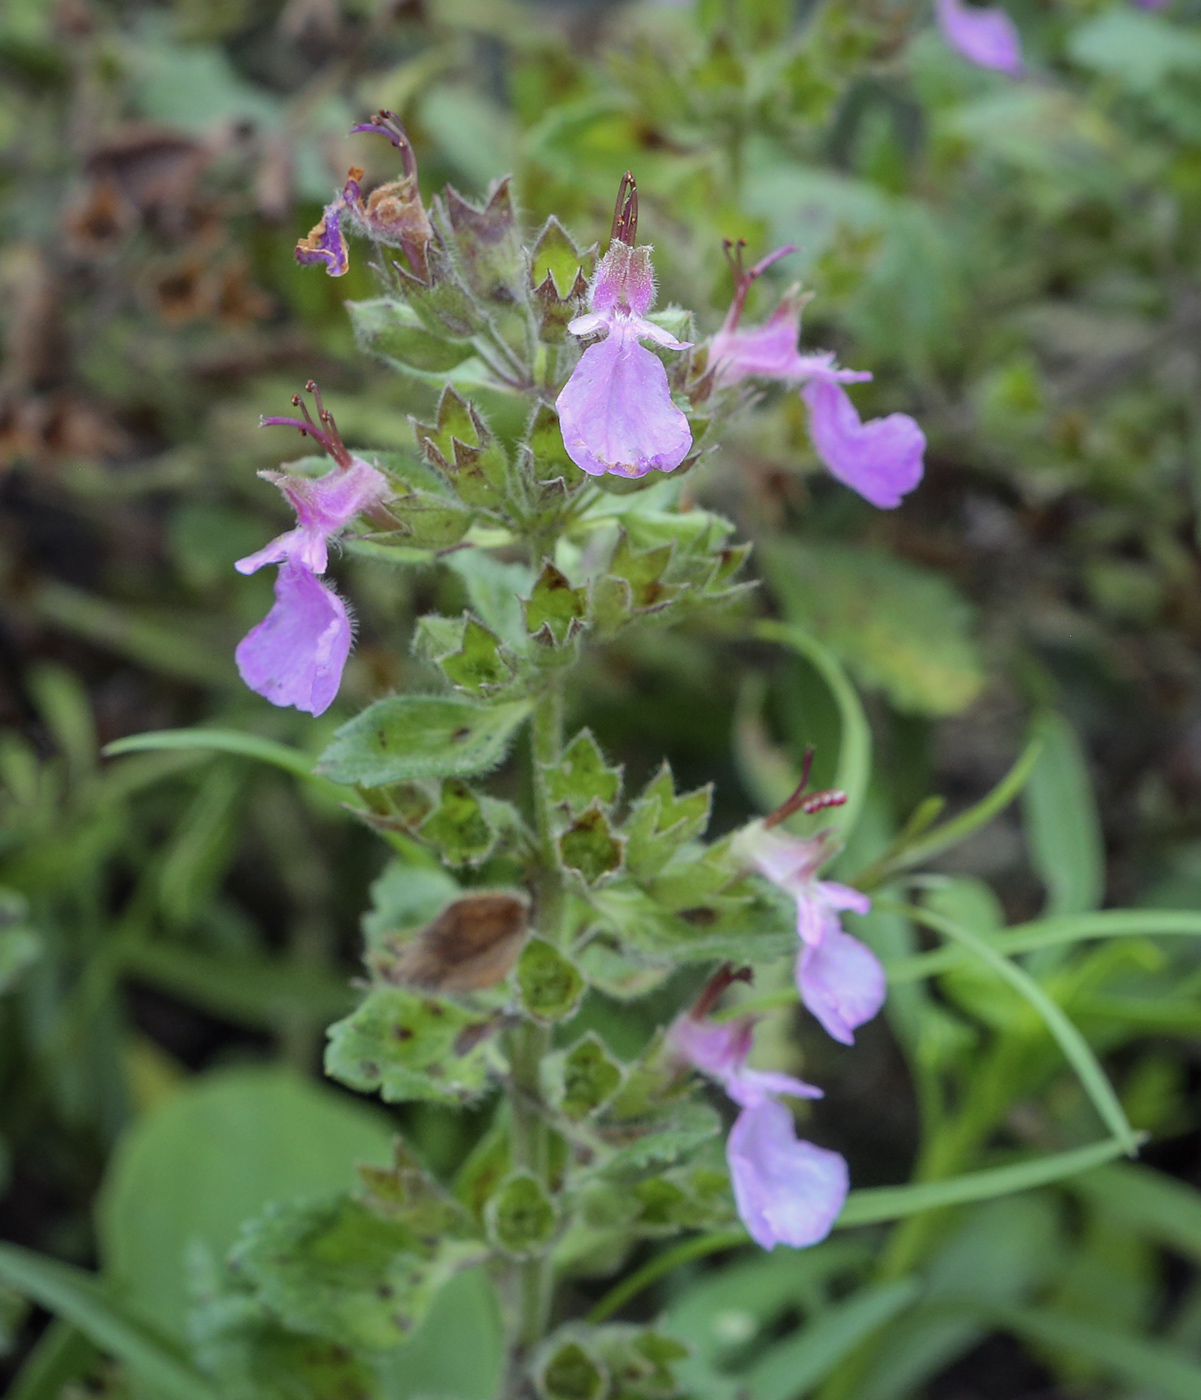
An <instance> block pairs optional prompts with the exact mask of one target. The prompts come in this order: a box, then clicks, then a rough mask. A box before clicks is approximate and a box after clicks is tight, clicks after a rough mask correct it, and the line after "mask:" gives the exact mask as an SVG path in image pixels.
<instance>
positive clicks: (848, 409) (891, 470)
mask: <svg viewBox="0 0 1201 1400" xmlns="http://www.w3.org/2000/svg"><path fill="white" fill-rule="evenodd" d="M801 398H803V399H804V400H805V403H806V404H807V405H808V407H809V436H810V438H812V440H813V446H814V447H815V448H816V449H817V453H818V456H819V457H820V458H821V459H822V461H823V462H824V463H825V464H826V468H827V470H828V471H829V473H830V475H831V476H833V477H836V478H837V479H838V480H839V481H841V482H842V484H843V485H844V486H849V487H850V488H851V490H852V491H857V492H858V493H859V494H860V495H861V496H862V497H863V498H864V500H866V501H870V502H871V504H872V505H874V506H877V507H879V509H881V510H892V509H894V508H895V507H896V506H899V505H900V504H901V497H902V496H904V495H905V494H906V492H909V491H912V490H913V488H914V487H915V486H916V485H917V484H918V482H919V481H921V479H922V473H923V471H924V469H925V468H924V461H923V459H924V456H925V452H926V435H925V433H923V432H922V430H921V429H920V428H919V427H918V425H917V424H916V423H915V422H914V420H913V419H912V418H910V416H909V415H908V414H907V413H890V414H889V415H888V417H887V418H873V419H871V420H870V421H869V422H867V423H864V422H863V421H862V420H861V419H860V417H859V414H858V413H857V412H856V410H855V405H854V404H853V403H852V402H851V400H850V397H849V396H848V394H847V392H846V390H845V389H843V388H842V387H841V385H839V384H836V383H835V382H834V380H833V379H832V378H824V379H812V380H810V382H809V383H808V384H806V385H805V387H804V388H803V389H802V390H801Z"/></svg>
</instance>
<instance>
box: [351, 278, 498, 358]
mask: <svg viewBox="0 0 1201 1400" xmlns="http://www.w3.org/2000/svg"><path fill="white" fill-rule="evenodd" d="M346 309H347V311H348V312H349V313H350V321H351V325H353V326H354V331H355V337H356V339H357V340H358V342H359V346H360V348H361V349H363V350H366V351H367V352H368V353H369V354H372V355H376V356H378V357H379V358H380V359H381V360H383V361H384V363H385V364H389V365H392V366H393V367H394V368H396V369H400V370H417V371H419V372H427V373H434V374H440V373H442V372H443V371H445V370H448V369H454V367H455V366H456V365H458V364H462V362H463V361H464V360H466V359H467V358H469V357H470V356H471V355H474V354H475V349H474V347H473V346H472V345H471V344H470V342H464V341H462V340H449V339H447V337H446V336H441V335H436V334H434V332H433V331H431V330H430V329H429V328H428V327H427V326H426V325H425V323H424V322H423V321H422V320H421V318H420V317H419V316H418V315H417V313H416V312H415V311H414V310H413V309H412V308H411V307H409V306H407V305H406V304H405V303H404V302H401V301H393V300H391V299H390V298H389V297H375V298H373V299H372V300H371V301H348V302H346Z"/></svg>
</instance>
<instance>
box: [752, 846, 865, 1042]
mask: <svg viewBox="0 0 1201 1400" xmlns="http://www.w3.org/2000/svg"><path fill="white" fill-rule="evenodd" d="M733 854H734V857H735V859H737V860H740V861H744V862H745V863H746V864H748V865H751V866H753V867H754V868H755V869H756V870H758V871H759V873H760V874H761V875H764V876H766V878H767V879H769V880H770V881H771V882H772V884H773V885H775V886H777V888H779V889H781V890H784V891H785V893H787V894H789V895H791V896H792V898H793V899H795V900H796V911H797V935H798V937H799V939H800V943H801V947H800V951H799V953H798V955H797V963H796V984H797V991H798V992H799V993H800V997H801V1001H802V1002H804V1004H805V1006H806V1007H808V1009H809V1010H810V1011H811V1012H812V1013H813V1015H814V1016H816V1017H817V1019H818V1021H820V1022H821V1024H822V1026H823V1027H824V1028H825V1030H826V1032H827V1033H828V1034H829V1035H831V1036H833V1038H834V1039H835V1040H839V1041H841V1042H842V1043H843V1044H844V1045H852V1044H854V1040H855V1036H854V1031H855V1029H856V1028H857V1027H859V1026H861V1025H863V1024H864V1023H865V1022H867V1021H870V1020H871V1019H872V1017H873V1016H875V1014H876V1013H877V1012H878V1011H879V1010H880V1007H881V1006H882V1005H883V1004H884V996H885V992H886V990H887V982H886V978H885V975H884V969H883V967H881V966H880V963H879V961H878V959H877V958H876V955H875V954H874V953H873V952H872V951H871V949H870V948H868V947H866V946H865V945H864V944H862V943H860V942H859V940H858V939H856V938H852V937H851V936H850V934H848V933H844V932H843V929H842V924H841V921H840V919H839V915H840V914H841V913H842V912H843V911H844V910H850V911H851V912H853V913H855V914H866V913H867V912H868V910H870V908H871V904H872V902H871V900H870V899H869V898H868V897H867V895H865V894H861V893H860V891H859V890H854V889H851V888H850V886H849V885H840V884H837V883H836V882H834V881H832V880H819V879H817V871H818V868H819V867H820V866H821V864H822V863H823V861H824V860H825V859H826V858H827V856H828V850H827V847H826V844H825V842H824V841H823V840H822V839H821V838H820V837H814V838H812V839H810V840H802V839H801V838H800V837H796V836H789V835H787V834H786V833H785V832H782V831H779V830H777V829H776V828H775V827H768V826H766V825H765V824H764V823H763V822H753V823H752V824H751V825H750V826H749V827H747V828H745V829H744V831H742V832H741V833H740V834H739V836H738V837H736V838H735V843H734V846H733Z"/></svg>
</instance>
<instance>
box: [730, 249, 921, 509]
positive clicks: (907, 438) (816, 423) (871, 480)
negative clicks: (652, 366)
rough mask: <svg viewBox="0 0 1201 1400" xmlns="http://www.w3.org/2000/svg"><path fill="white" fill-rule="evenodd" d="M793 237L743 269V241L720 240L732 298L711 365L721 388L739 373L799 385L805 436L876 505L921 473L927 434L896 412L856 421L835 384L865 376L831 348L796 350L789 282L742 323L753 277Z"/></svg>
mask: <svg viewBox="0 0 1201 1400" xmlns="http://www.w3.org/2000/svg"><path fill="white" fill-rule="evenodd" d="M794 251H795V249H794V248H793V247H792V245H791V244H789V245H786V246H785V247H783V248H777V249H776V250H775V251H774V252H772V253H769V254H768V255H767V257H765V258H764V259H762V261H760V262H758V263H756V264H755V266H754V267H752V268H750V269H749V270H746V271H744V269H743V266H742V245H741V244H738V245H734V244H730V243H727V244H726V253H727V255H728V256H729V257H730V262H731V265H732V267H733V269H734V300H733V302H732V303H731V305H730V310H729V312H728V314H727V316H726V319H725V322H724V323H723V325H722V328H721V330H719V331H718V333H717V334H716V335H715V336H714V337H713V339H712V341H711V342H710V344H709V364H710V365H711V366H712V367H713V372H714V382H715V383H716V384H717V386H718V387H719V388H721V387H727V386H729V385H731V384H737V383H740V382H741V381H742V380H744V379H752V378H760V379H777V380H780V381H782V382H783V383H785V384H799V385H801V386H803V387H802V388H801V396H802V398H804V400H805V402H806V403H807V404H808V405H809V409H810V436H811V437H812V439H813V445H814V447H815V448H816V449H817V452H818V455H819V456H820V457H821V459H822V461H823V462H824V463H825V464H826V466H827V468H828V469H829V471H830V474H831V475H832V476H834V477H836V478H837V479H838V480H839V481H841V482H842V483H843V485H844V486H849V487H850V488H851V489H852V490H853V491H857V492H858V493H859V494H860V495H861V496H863V497H864V499H865V500H868V501H870V502H871V503H872V505H874V506H878V507H880V508H881V509H882V510H889V509H891V508H892V507H894V506H898V505H900V503H901V497H902V496H903V495H904V494H905V493H906V492H907V491H912V490H913V488H914V487H915V486H916V485H917V484H918V482H919V481H920V480H921V479H922V470H923V466H922V457H923V453H924V452H925V447H926V439H925V437H924V436H923V434H922V430H921V429H920V428H919V427H918V426H917V424H916V423H915V422H914V421H913V419H912V418H910V417H908V416H907V415H906V414H903V413H894V414H892V415H891V416H890V417H888V418H878V419H873V420H872V421H871V422H869V423H862V422H861V421H860V419H859V415H858V414H857V413H856V412H855V407H854V405H853V404H852V403H851V401H850V399H849V398H848V397H847V395H846V393H845V391H844V390H843V389H842V388H841V387H840V386H841V385H842V384H850V383H854V382H855V381H857V380H863V379H870V378H871V375H870V374H869V373H868V372H867V371H864V370H853V369H839V368H838V366H837V365H836V364H835V362H834V355H833V354H832V353H831V352H829V351H821V352H818V353H817V354H813V355H802V354H801V353H800V351H799V349H798V348H797V342H798V340H799V338H800V333H801V308H802V307H803V306H804V304H805V301H806V300H807V298H805V297H802V296H801V294H800V289H799V288H798V287H793V288H791V289H790V290H789V291H788V292H787V293H786V294H785V296H784V299H783V300H782V301H781V303H780V305H779V306H778V307H777V308H776V310H775V311H774V312H773V313H772V315H771V316H770V317H769V318H768V320H767V321H765V322H764V323H763V325H761V326H751V327H749V328H747V327H742V326H740V325H739V322H740V320H741V318H742V311H743V307H744V306H745V304H746V297H747V293H748V292H749V291H750V288H751V285H752V283H753V282H754V281H755V279H756V278H758V277H760V276H761V275H762V274H763V273H764V272H765V271H766V269H767V268H769V267H770V266H771V265H772V263H774V262H776V261H777V259H779V258H782V257H783V256H784V255H785V254H786V253H791V252H794Z"/></svg>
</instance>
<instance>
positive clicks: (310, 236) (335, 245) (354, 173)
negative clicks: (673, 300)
mask: <svg viewBox="0 0 1201 1400" xmlns="http://www.w3.org/2000/svg"><path fill="white" fill-rule="evenodd" d="M362 178H363V172H362V171H361V170H360V169H359V168H358V167H357V166H354V167H352V168H351V170H350V173H349V174H348V175H347V177H346V183H345V185H343V187H342V192H341V194H339V195H338V196H337V198H336V199H334V201H333V203H331V204H327V205H326V206H325V208H324V210H322V213H321V217H320V219H318V220H317V222H316V223H315V224H314V225H313V227H312V228H311V229H310V230H309V231H308V233H306V234H305V236H304V237H303V238H302V239H301V240H300V241H299V242H298V243H297V244H296V261H297V262H298V263H305V264H310V265H311V264H315V263H324V264H325V270H326V272H327V273H329V275H330V276H331V277H342V276H344V275H345V273H346V271H347V269H348V268H349V267H350V250H349V249H348V248H347V246H346V235H345V234H344V233H343V231H342V216H343V215H344V214H345V213H346V211H347V209H348V208H349V207H350V206H351V204H352V202H353V201H354V200H356V199H357V200H361V199H362V190H361V189H360V188H359V181H360V180H361V179H362Z"/></svg>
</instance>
